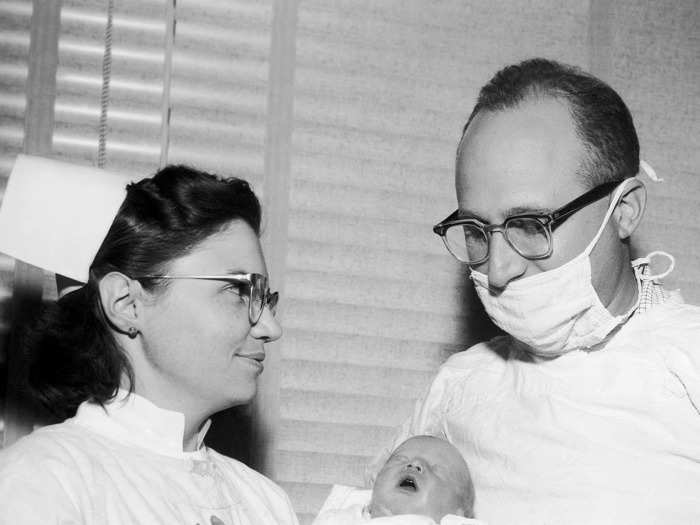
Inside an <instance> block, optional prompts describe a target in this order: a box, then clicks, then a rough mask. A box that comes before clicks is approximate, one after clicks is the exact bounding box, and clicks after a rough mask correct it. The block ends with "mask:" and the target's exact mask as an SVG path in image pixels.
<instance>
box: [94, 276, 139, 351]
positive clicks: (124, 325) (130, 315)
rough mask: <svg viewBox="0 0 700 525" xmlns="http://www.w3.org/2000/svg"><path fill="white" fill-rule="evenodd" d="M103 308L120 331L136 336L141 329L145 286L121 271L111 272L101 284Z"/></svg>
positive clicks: (112, 323) (103, 278) (111, 322)
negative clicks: (142, 286)
mask: <svg viewBox="0 0 700 525" xmlns="http://www.w3.org/2000/svg"><path fill="white" fill-rule="evenodd" d="M99 290H100V301H101V302H102V310H103V311H104V313H105V316H106V317H107V319H108V321H109V322H110V324H111V325H112V326H113V327H114V328H115V329H117V330H118V331H119V332H121V333H124V334H128V335H129V336H130V337H132V338H133V337H136V335H137V334H138V333H139V332H140V331H141V321H142V319H141V313H142V309H141V307H142V304H143V302H142V296H143V288H141V284H140V283H139V282H138V281H135V280H133V279H130V278H129V277H127V276H126V275H124V274H123V273H120V272H109V273H108V274H107V275H105V276H104V277H102V279H101V280H100V284H99Z"/></svg>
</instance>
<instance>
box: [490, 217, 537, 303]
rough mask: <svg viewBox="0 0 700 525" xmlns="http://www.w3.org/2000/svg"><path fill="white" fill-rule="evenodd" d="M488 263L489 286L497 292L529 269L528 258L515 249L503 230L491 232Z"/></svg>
mask: <svg viewBox="0 0 700 525" xmlns="http://www.w3.org/2000/svg"><path fill="white" fill-rule="evenodd" d="M486 264H487V265H488V268H487V269H486V270H487V271H486V274H487V275H488V278H489V288H491V289H492V290H494V291H496V292H499V291H502V290H503V289H505V287H506V286H507V285H508V283H509V282H511V281H513V280H515V279H518V278H520V277H522V276H523V275H524V274H525V270H526V269H527V259H525V258H524V257H523V256H522V255H520V254H519V253H518V252H516V251H515V249H514V248H513V247H512V246H511V245H510V244H509V243H508V241H507V240H506V238H505V236H504V234H503V232H501V231H494V232H492V233H491V239H490V240H489V258H488V261H486Z"/></svg>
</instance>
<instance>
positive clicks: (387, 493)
mask: <svg viewBox="0 0 700 525" xmlns="http://www.w3.org/2000/svg"><path fill="white" fill-rule="evenodd" d="M473 509H474V486H473V485H472V480H471V476H470V475H469V469H468V467H467V463H466V462H465V461H464V458H462V455H461V454H460V453H459V451H458V450H457V449H456V448H455V447H453V446H452V445H451V444H450V443H448V442H447V441H445V440H442V439H440V438H436V437H433V436H415V437H412V438H410V439H407V440H406V441H404V442H403V443H401V445H399V446H398V448H397V449H396V450H394V452H393V453H392V454H391V456H390V457H389V459H388V460H387V462H386V463H385V464H384V466H383V467H382V470H380V471H379V474H377V479H376V480H375V482H374V488H373V489H372V500H371V501H370V504H369V512H370V514H371V515H372V517H373V518H378V517H380V516H391V515H393V514H422V515H425V516H430V517H431V518H432V519H433V520H435V522H436V523H439V522H440V520H441V519H442V517H443V516H444V515H445V514H457V515H459V516H465V517H467V518H471V517H473V514H474V512H473Z"/></svg>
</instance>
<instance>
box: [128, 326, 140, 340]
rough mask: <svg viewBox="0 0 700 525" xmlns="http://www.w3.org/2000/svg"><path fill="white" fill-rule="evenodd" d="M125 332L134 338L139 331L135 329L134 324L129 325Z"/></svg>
mask: <svg viewBox="0 0 700 525" xmlns="http://www.w3.org/2000/svg"><path fill="white" fill-rule="evenodd" d="M127 333H128V334H129V337H131V338H132V339H134V338H135V337H136V335H137V334H138V333H139V331H138V330H137V329H136V327H135V326H130V327H129V329H128V330H127Z"/></svg>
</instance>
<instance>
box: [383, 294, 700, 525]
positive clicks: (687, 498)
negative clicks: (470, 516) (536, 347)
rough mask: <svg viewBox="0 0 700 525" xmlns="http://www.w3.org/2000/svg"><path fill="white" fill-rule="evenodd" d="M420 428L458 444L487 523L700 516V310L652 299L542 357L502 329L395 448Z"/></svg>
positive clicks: (468, 358) (432, 394)
mask: <svg viewBox="0 0 700 525" xmlns="http://www.w3.org/2000/svg"><path fill="white" fill-rule="evenodd" d="M424 433H427V434H443V435H444V436H445V437H446V438H447V439H448V440H449V441H450V442H451V443H452V444H454V445H455V446H456V447H457V448H458V449H459V450H460V452H461V453H462V455H463V456H464V458H465V459H466V461H467V463H468V464H469V468H470V470H471V473H472V478H473V480H474V486H475V489H476V507H475V512H476V515H477V516H478V517H479V518H480V519H483V520H485V521H487V522H488V523H490V524H491V525H512V524H518V525H528V524H532V525H535V524H536V525H544V524H564V523H565V524H567V525H573V524H596V525H597V524H607V523H610V524H612V523H614V524H635V525H640V524H661V523H663V524H690V523H700V308H698V307H695V306H690V305H684V304H680V303H674V302H666V303H663V304H659V305H656V306H654V307H653V308H650V309H649V310H648V311H646V312H644V313H638V314H636V315H634V316H633V317H632V318H631V319H630V320H629V321H628V322H627V323H626V324H625V325H624V326H622V327H621V328H620V329H619V331H618V332H617V333H615V334H614V335H613V336H612V337H611V338H610V340H609V341H608V342H607V343H606V344H605V347H604V348H602V349H598V350H596V351H591V352H584V351H575V352H571V353H569V354H565V355H563V356H561V357H559V358H556V359H553V360H550V361H541V362H533V361H532V360H531V359H528V357H527V353H526V352H523V349H522V348H521V347H520V346H519V344H518V343H517V342H515V341H514V340H513V339H512V338H510V337H508V336H504V337H498V338H495V339H493V340H491V341H489V342H486V343H480V344H477V345H475V346H474V347H472V348H470V349H469V350H467V351H464V352H460V353H458V354H455V355H453V356H452V357H451V358H450V359H449V360H448V361H447V362H446V363H445V364H444V365H443V366H442V367H441V368H440V371H439V372H438V374H437V376H436V378H435V379H434V381H433V382H432V385H431V386H430V388H429V390H428V392H427V393H426V394H425V396H424V397H423V399H422V400H419V401H418V403H417V405H416V409H415V413H414V414H413V416H412V417H411V418H410V419H409V421H407V423H406V424H405V425H404V426H403V429H402V430H401V431H400V432H399V435H398V436H397V437H396V439H395V441H394V445H393V446H396V445H397V444H398V443H400V442H402V441H403V440H404V439H406V438H407V437H409V436H410V435H415V434H424ZM393 446H392V448H393ZM387 452H388V451H385V454H386V453H387ZM385 454H384V455H383V456H385ZM383 456H380V457H379V459H378V462H379V464H380V463H381V461H382V460H383ZM375 468H376V465H375Z"/></svg>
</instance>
